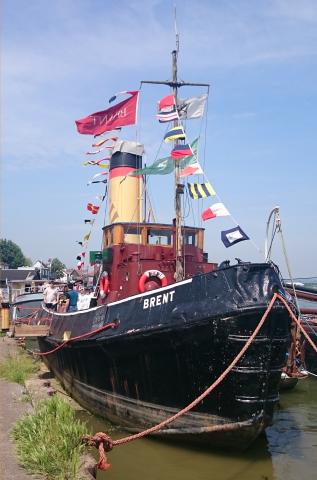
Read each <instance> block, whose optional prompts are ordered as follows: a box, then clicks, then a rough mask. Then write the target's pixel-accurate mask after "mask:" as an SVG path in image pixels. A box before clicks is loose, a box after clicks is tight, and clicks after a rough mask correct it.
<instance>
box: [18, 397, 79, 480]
mask: <svg viewBox="0 0 317 480" xmlns="http://www.w3.org/2000/svg"><path fill="white" fill-rule="evenodd" d="M85 433H87V427H86V425H85V424H84V423H82V422H80V421H79V420H77V419H76V417H75V412H74V411H73V409H72V407H71V406H70V405H69V403H67V402H66V401H65V400H63V399H61V398H59V397H57V396H54V397H52V398H50V399H48V400H45V401H44V402H42V403H40V404H38V406H37V407H36V409H35V412H34V414H32V415H26V416H25V417H23V418H22V419H20V420H18V421H17V422H16V423H15V424H14V426H13V428H12V431H11V435H12V438H13V439H14V441H15V443H16V450H17V456H18V459H19V461H20V463H21V464H22V465H23V466H24V468H25V469H26V470H27V471H28V472H29V473H33V474H38V475H42V476H44V477H45V478H46V479H47V480H53V479H54V480H76V479H78V478H79V477H78V469H79V466H80V455H81V453H82V452H83V449H84V448H85V447H84V446H83V445H81V437H82V435H84V434H85Z"/></svg>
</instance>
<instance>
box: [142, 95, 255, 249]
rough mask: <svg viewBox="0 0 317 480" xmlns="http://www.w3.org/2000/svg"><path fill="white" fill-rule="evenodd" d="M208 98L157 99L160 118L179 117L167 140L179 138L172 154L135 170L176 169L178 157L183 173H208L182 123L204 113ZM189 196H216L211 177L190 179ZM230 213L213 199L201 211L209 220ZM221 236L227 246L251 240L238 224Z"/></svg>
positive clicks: (164, 172)
mask: <svg viewBox="0 0 317 480" xmlns="http://www.w3.org/2000/svg"><path fill="white" fill-rule="evenodd" d="M206 100H207V94H205V95H202V96H200V97H192V98H188V99H185V100H178V102H177V105H176V102H175V96H174V95H173V94H172V95H167V96H165V97H163V98H162V99H161V100H160V101H159V102H158V112H157V118H158V120H159V122H161V123H164V122H171V121H172V120H174V121H175V120H177V121H178V122H177V123H178V125H174V127H173V128H171V129H169V130H168V131H167V132H166V133H165V135H164V142H165V143H168V142H172V141H175V140H177V144H176V145H175V147H174V148H173V150H172V151H171V154H170V157H165V158H163V159H160V160H157V161H156V162H154V163H153V164H152V165H151V166H150V167H146V168H144V169H139V170H138V171H136V172H134V174H135V175H139V174H154V175H155V174H159V175H165V174H167V173H170V172H171V171H173V170H174V161H175V160H178V161H179V168H180V177H183V178H186V177H189V176H191V175H203V176H204V177H205V178H206V179H207V177H206V175H205V173H204V171H203V169H202V167H201V165H200V164H199V161H198V152H197V150H198V149H197V143H198V140H196V141H195V142H196V144H194V142H193V143H192V144H189V143H188V142H187V141H186V140H187V139H186V133H185V131H184V127H183V125H182V124H181V120H188V119H194V118H200V117H202V116H203V114H204V108H205V104H206ZM187 187H188V193H189V196H190V197H191V198H192V199H193V200H197V199H202V198H207V197H212V196H217V194H216V192H215V190H214V188H213V187H212V185H211V184H210V182H209V181H206V182H205V183H191V182H189V183H188V185H187ZM226 216H231V214H230V212H229V210H228V209H227V208H226V206H225V205H224V204H223V203H222V202H217V203H213V204H212V205H211V206H210V207H208V208H207V209H205V210H204V211H203V212H202V220H203V221H206V220H210V219H213V218H217V217H226ZM221 240H222V242H223V244H224V245H225V247H226V248H228V247H230V246H232V245H235V244H236V243H238V242H241V241H243V240H249V237H248V235H247V234H246V233H245V232H244V231H243V230H242V228H241V227H240V226H239V225H237V226H236V227H234V228H232V229H229V230H223V231H222V232H221Z"/></svg>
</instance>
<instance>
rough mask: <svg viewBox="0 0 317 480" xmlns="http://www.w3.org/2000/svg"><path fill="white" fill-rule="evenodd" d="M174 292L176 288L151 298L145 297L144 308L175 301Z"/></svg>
mask: <svg viewBox="0 0 317 480" xmlns="http://www.w3.org/2000/svg"><path fill="white" fill-rule="evenodd" d="M174 294H175V290H172V291H171V292H167V293H163V294H160V295H155V296H153V297H150V298H145V299H144V300H143V310H146V309H147V308H152V307H158V306H160V305H164V304H165V303H169V302H173V300H174Z"/></svg>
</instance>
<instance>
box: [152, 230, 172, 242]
mask: <svg viewBox="0 0 317 480" xmlns="http://www.w3.org/2000/svg"><path fill="white" fill-rule="evenodd" d="M147 243H149V244H150V245H171V244H172V232H170V231H168V230H155V229H152V228H150V229H149V230H148V231H147Z"/></svg>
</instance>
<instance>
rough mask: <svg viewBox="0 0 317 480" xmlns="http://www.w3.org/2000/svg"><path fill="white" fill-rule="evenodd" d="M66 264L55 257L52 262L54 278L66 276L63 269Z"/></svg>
mask: <svg viewBox="0 0 317 480" xmlns="http://www.w3.org/2000/svg"><path fill="white" fill-rule="evenodd" d="M65 268H66V266H65V265H64V264H63V263H62V262H61V261H60V260H59V259H58V258H53V260H52V263H51V273H52V277H53V278H61V277H63V276H64V272H63V270H64V269H65Z"/></svg>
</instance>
